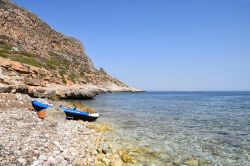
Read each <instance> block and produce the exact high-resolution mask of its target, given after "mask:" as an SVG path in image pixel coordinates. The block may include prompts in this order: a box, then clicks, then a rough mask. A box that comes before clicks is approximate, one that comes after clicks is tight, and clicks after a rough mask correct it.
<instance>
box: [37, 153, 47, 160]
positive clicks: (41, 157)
mask: <svg viewBox="0 0 250 166" xmlns="http://www.w3.org/2000/svg"><path fill="white" fill-rule="evenodd" d="M38 160H42V161H45V160H47V157H46V156H45V155H43V154H41V155H40V156H39V158H38Z"/></svg>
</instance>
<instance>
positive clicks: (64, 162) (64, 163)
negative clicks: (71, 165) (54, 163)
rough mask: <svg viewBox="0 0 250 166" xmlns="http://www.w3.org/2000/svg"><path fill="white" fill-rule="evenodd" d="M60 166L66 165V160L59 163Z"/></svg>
mask: <svg viewBox="0 0 250 166" xmlns="http://www.w3.org/2000/svg"><path fill="white" fill-rule="evenodd" d="M60 165H61V166H66V165H68V161H67V160H63V161H62V162H61V163H60Z"/></svg>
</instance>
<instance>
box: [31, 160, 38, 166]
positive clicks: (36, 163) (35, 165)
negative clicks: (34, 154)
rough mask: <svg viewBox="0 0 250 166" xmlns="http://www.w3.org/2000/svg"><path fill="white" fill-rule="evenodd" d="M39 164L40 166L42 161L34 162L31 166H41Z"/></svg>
mask: <svg viewBox="0 0 250 166" xmlns="http://www.w3.org/2000/svg"><path fill="white" fill-rule="evenodd" d="M39 164H40V161H39V160H36V161H34V162H33V163H32V165H31V166H37V165H39Z"/></svg>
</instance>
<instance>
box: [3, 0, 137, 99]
mask: <svg viewBox="0 0 250 166" xmlns="http://www.w3.org/2000/svg"><path fill="white" fill-rule="evenodd" d="M107 91H137V89H134V88H130V87H128V86H127V85H125V84H124V83H122V82H120V81H119V80H117V79H115V78H113V77H111V76H110V75H108V74H107V73H106V72H105V71H104V70H103V69H100V70H98V69H96V68H95V66H94V65H93V63H92V61H91V59H90V58H89V57H88V56H87V55H86V53H85V50H84V47H83V45H82V43H81V42H80V41H78V40H77V39H74V38H72V37H67V36H65V35H63V34H62V33H59V32H57V31H55V30H54V29H52V28H51V27H50V26H49V25H48V24H46V23H45V22H44V21H42V20H41V19H39V18H38V17H37V16H36V15H34V14H33V13H31V12H29V11H27V10H25V9H24V8H22V7H19V6H17V5H15V4H13V3H11V2H10V1H9V0H0V92H13V93H14V92H21V93H28V94H30V95H31V96H37V97H49V98H53V97H59V98H86V97H90V98H91V97H92V96H94V95H95V94H97V93H100V92H107Z"/></svg>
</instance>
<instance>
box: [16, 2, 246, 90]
mask: <svg viewBox="0 0 250 166" xmlns="http://www.w3.org/2000/svg"><path fill="white" fill-rule="evenodd" d="M14 2H15V3H17V4H19V5H21V6H23V7H25V8H27V9H29V10H31V11H33V12H34V13H36V14H37V15H38V16H39V17H40V18H42V19H43V20H45V21H46V22H47V23H49V24H50V25H51V26H52V27H53V28H55V29H56V30H58V31H60V32H62V33H65V34H67V35H70V36H73V37H75V38H78V39H79V40H81V41H82V42H83V44H84V46H85V48H86V51H87V54H88V55H89V56H90V58H91V59H92V60H93V61H94V63H95V65H96V67H103V68H104V69H106V71H107V72H108V73H110V74H111V75H113V76H115V77H117V78H119V79H120V80H122V81H124V82H126V83H128V84H129V85H132V86H135V87H139V88H143V89H146V90H250V0H14Z"/></svg>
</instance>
